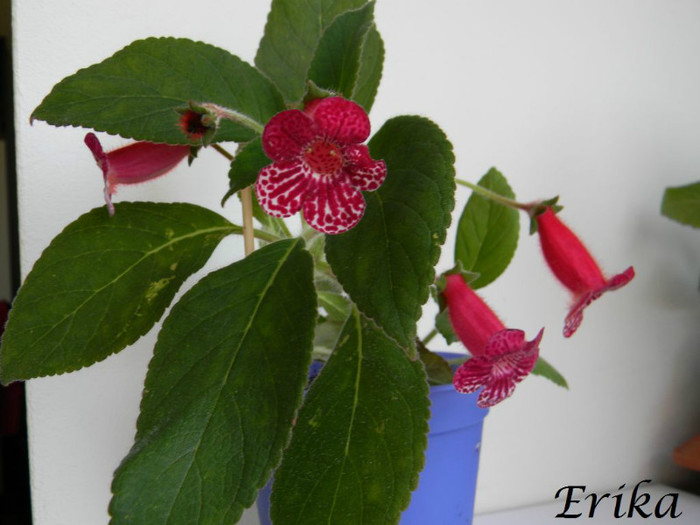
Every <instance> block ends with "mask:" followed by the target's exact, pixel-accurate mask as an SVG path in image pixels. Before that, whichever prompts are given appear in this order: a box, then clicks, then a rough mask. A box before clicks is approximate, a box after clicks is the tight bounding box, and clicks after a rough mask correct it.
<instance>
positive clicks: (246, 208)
mask: <svg viewBox="0 0 700 525" xmlns="http://www.w3.org/2000/svg"><path fill="white" fill-rule="evenodd" d="M211 147H212V148H214V149H215V150H216V151H218V152H219V153H221V154H222V155H223V156H224V157H226V158H227V159H228V160H229V161H232V160H233V159H234V156H233V155H231V154H230V153H229V152H228V151H226V150H225V149H224V148H222V147H221V146H219V145H218V144H212V145H211ZM240 195H241V208H242V209H243V249H244V251H245V254H246V256H248V255H250V254H251V253H253V250H255V233H254V230H253V193H252V190H251V189H250V186H248V187H247V188H243V189H242V190H241V191H240Z"/></svg>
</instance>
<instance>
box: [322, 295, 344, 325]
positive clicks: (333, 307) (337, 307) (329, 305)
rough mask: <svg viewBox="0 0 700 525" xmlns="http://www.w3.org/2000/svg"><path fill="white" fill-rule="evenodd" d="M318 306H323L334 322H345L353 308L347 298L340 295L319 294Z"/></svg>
mask: <svg viewBox="0 0 700 525" xmlns="http://www.w3.org/2000/svg"><path fill="white" fill-rule="evenodd" d="M318 304H319V306H322V307H323V308H324V309H325V310H326V313H327V314H328V317H329V318H330V319H332V320H333V321H345V319H347V318H348V315H350V310H351V309H352V306H351V304H350V301H349V300H348V299H347V297H345V296H343V295H342V294H339V293H333V292H318Z"/></svg>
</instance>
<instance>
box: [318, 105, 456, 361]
mask: <svg viewBox="0 0 700 525" xmlns="http://www.w3.org/2000/svg"><path fill="white" fill-rule="evenodd" d="M370 151H371V153H372V157H373V158H375V159H384V160H385V161H386V164H387V169H388V175H387V179H386V181H385V182H384V185H383V186H382V187H381V188H379V190H377V191H375V192H372V193H366V194H365V199H366V200H367V209H366V211H365V215H364V217H363V218H362V220H361V221H360V222H359V224H358V225H357V226H356V227H355V228H353V229H352V230H350V231H348V232H347V233H344V234H342V235H335V236H328V237H327V238H326V257H327V258H328V263H329V264H330V265H331V267H332V269H333V272H334V273H335V275H336V276H337V278H338V280H339V281H340V283H341V284H342V285H343V288H344V289H345V291H346V292H347V293H348V294H349V295H350V298H351V299H352V300H353V301H354V302H355V304H356V305H357V307H358V308H359V309H360V311H362V312H363V313H364V314H365V315H366V316H368V317H369V318H371V319H373V320H374V321H375V322H376V323H377V324H378V325H379V326H381V327H382V328H383V329H384V331H385V332H386V333H387V334H388V335H389V336H390V337H392V338H394V339H395V340H396V341H397V342H398V343H399V344H400V345H401V346H403V347H404V349H406V351H408V352H409V353H413V351H414V348H415V347H414V345H415V341H414V339H415V337H416V321H417V320H418V318H419V317H420V315H421V306H422V305H423V303H425V301H426V300H427V299H428V294H429V286H430V284H431V283H432V282H433V279H434V278H435V269H434V265H435V263H436V262H437V260H438V258H439V256H440V246H441V245H442V243H443V242H444V241H445V235H446V232H447V228H448V226H449V225H450V212H451V211H452V208H453V207H454V191H455V181H454V166H453V164H454V154H453V153H452V145H451V144H450V142H449V141H448V140H447V137H445V134H444V133H443V132H442V130H441V129H440V128H439V127H438V126H437V125H435V124H434V123H433V122H431V121H429V120H427V119H425V118H422V117H415V116H404V117H396V118H394V119H391V120H389V121H387V122H386V124H384V126H383V127H382V129H380V130H379V131H378V132H377V134H376V135H375V136H374V137H373V138H372V140H371V141H370Z"/></svg>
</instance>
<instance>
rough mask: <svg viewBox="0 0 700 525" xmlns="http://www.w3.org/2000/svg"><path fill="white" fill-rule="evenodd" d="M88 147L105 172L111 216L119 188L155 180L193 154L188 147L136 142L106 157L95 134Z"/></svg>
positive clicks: (108, 206) (87, 137)
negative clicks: (113, 201)
mask: <svg viewBox="0 0 700 525" xmlns="http://www.w3.org/2000/svg"><path fill="white" fill-rule="evenodd" d="M85 144H86V145H87V147H88V148H90V151H91V152H92V155H93V157H95V162H97V165H98V166H99V167H100V168H101V169H102V176H103V177H104V181H105V189H104V195H105V202H106V203H107V209H108V210H109V214H110V215H114V204H112V195H114V194H115V193H116V191H117V189H116V188H117V186H119V185H122V184H137V183H139V182H145V181H147V180H151V179H155V178H156V177H160V176H161V175H164V174H165V173H167V172H169V171H170V170H171V169H173V168H174V167H175V166H177V165H178V164H179V163H180V161H182V160H183V159H185V158H186V157H187V156H188V155H189V153H190V147H189V146H173V145H170V144H155V143H153V142H134V143H133V144H129V145H128V146H124V147H123V148H119V149H115V150H113V151H110V152H108V153H105V152H104V150H103V149H102V144H100V141H99V139H98V138H97V137H96V136H95V134H94V133H88V134H87V135H85Z"/></svg>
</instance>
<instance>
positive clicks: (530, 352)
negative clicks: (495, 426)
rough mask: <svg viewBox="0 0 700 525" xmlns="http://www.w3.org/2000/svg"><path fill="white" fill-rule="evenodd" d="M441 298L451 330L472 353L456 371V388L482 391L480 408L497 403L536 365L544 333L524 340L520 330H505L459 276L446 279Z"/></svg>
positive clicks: (466, 391)
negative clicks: (445, 306)
mask: <svg viewBox="0 0 700 525" xmlns="http://www.w3.org/2000/svg"><path fill="white" fill-rule="evenodd" d="M443 296H444V298H445V301H446V302H447V308H448V312H449V316H450V322H451V324H452V328H453V329H454V331H455V333H456V334H457V336H458V337H459V339H460V341H462V343H463V344H464V346H466V347H467V349H468V350H469V352H470V353H471V354H472V357H470V358H469V359H468V360H467V361H465V362H464V363H463V364H462V365H461V366H460V367H459V368H458V369H457V371H456V372H455V374H454V377H453V380H452V382H453V384H454V386H455V388H456V389H457V391H458V392H461V393H464V394H468V393H472V392H476V391H478V390H479V389H481V392H480V394H479V397H478V398H477V405H478V406H480V407H482V408H487V407H490V406H493V405H495V404H497V403H500V402H501V401H503V400H504V399H506V398H507V397H509V396H510V395H512V394H513V391H514V390H515V385H517V384H518V383H519V382H520V381H522V380H523V379H525V377H527V375H528V374H529V373H530V372H531V371H532V369H533V368H534V366H535V363H537V359H538V357H539V353H540V349H539V344H540V340H541V339H542V332H543V330H540V332H539V333H538V334H537V337H535V339H533V340H532V341H526V340H525V332H523V331H522V330H515V329H509V328H506V327H505V326H504V324H503V323H502V322H501V320H500V319H499V318H498V317H497V316H496V314H495V313H494V312H493V311H492V310H491V308H489V307H488V305H487V304H486V303H485V302H484V301H483V299H481V297H479V296H478V295H477V294H476V293H475V292H474V290H472V289H471V288H470V287H469V285H467V283H465V282H464V279H463V278H462V276H461V275H456V274H453V275H447V276H446V286H445V290H444V291H443Z"/></svg>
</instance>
